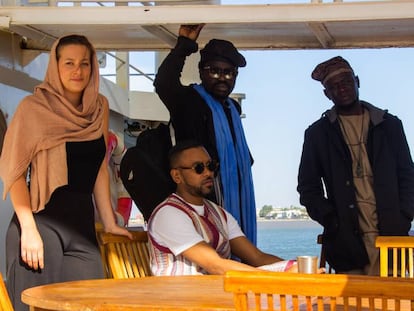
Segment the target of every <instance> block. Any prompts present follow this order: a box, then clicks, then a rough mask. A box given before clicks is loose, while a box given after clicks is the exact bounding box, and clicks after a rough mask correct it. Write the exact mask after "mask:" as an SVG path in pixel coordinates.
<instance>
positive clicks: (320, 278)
mask: <svg viewBox="0 0 414 311" xmlns="http://www.w3.org/2000/svg"><path fill="white" fill-rule="evenodd" d="M224 289H225V291H228V292H233V293H234V302H235V306H236V310H237V311H247V310H278V311H279V310H280V311H285V310H294V311H298V310H317V311H327V310H330V311H333V310H348V307H352V310H361V307H364V310H375V309H377V310H378V309H379V310H383V311H385V310H395V311H398V310H413V308H414V294H413V293H414V282H413V281H412V280H408V279H401V278H398V279H396V278H382V277H379V276H378V277H376V276H361V275H345V274H300V273H287V272H268V271H263V272H251V271H229V272H227V273H226V275H225V277H224Z"/></svg>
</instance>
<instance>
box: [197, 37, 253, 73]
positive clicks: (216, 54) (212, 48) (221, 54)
mask: <svg viewBox="0 0 414 311" xmlns="http://www.w3.org/2000/svg"><path fill="white" fill-rule="evenodd" d="M200 55H201V59H200V64H202V65H203V64H205V63H206V62H209V61H214V60H219V61H225V62H228V63H231V64H233V65H234V66H235V67H244V66H246V59H245V58H244V56H243V55H241V54H240V53H239V51H237V49H236V48H235V46H234V45H233V43H231V42H230V41H226V40H220V39H211V40H210V41H209V42H208V43H207V44H206V46H205V47H204V49H202V50H201V51H200Z"/></svg>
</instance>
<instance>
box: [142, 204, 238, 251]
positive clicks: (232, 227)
mask: <svg viewBox="0 0 414 311" xmlns="http://www.w3.org/2000/svg"><path fill="white" fill-rule="evenodd" d="M190 206H191V207H192V208H194V210H196V211H197V213H198V214H199V215H201V216H203V215H204V206H203V205H192V204H190ZM224 212H225V213H226V217H227V228H228V233H229V240H232V239H234V238H237V237H240V236H245V235H244V234H243V232H242V230H241V229H240V226H239V224H238V223H237V221H236V219H235V218H234V217H233V216H232V215H231V214H230V213H228V212H227V211H224ZM151 222H152V224H151V227H150V228H149V231H150V234H151V236H152V237H153V239H155V241H156V242H157V243H158V244H159V245H162V246H164V247H167V248H169V249H170V250H171V252H172V253H173V254H174V255H175V256H177V255H179V254H181V253H182V252H183V251H185V250H187V249H189V248H190V247H192V246H194V245H195V244H197V243H199V242H201V241H203V237H202V236H201V235H200V234H199V233H198V232H197V231H196V229H195V227H194V224H193V222H192V220H191V218H190V217H189V216H188V215H187V214H186V213H185V212H183V211H181V210H179V209H177V208H175V207H173V206H170V205H166V206H164V207H163V208H162V209H161V210H159V211H158V212H157V213H156V214H155V215H154V217H153V219H152V220H151Z"/></svg>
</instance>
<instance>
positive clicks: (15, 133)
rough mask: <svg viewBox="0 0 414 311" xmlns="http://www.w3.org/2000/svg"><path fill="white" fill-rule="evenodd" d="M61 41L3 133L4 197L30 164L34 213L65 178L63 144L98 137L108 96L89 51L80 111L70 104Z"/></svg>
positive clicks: (1, 169) (0, 171)
mask: <svg viewBox="0 0 414 311" xmlns="http://www.w3.org/2000/svg"><path fill="white" fill-rule="evenodd" d="M59 40H60V39H59ZM59 40H57V41H56V42H55V43H54V45H53V47H52V49H51V52H50V58H49V65H48V68H47V72H46V77H45V80H44V81H43V82H42V83H41V84H40V85H38V86H37V87H35V90H34V94H33V95H30V96H27V97H25V98H24V99H23V100H22V101H21V103H20V104H19V106H18V107H17V109H16V112H15V114H14V116H13V119H12V120H11V122H10V125H9V128H8V129H7V132H6V136H5V139H4V146H3V152H2V154H1V158H0V177H1V178H2V179H3V182H4V193H3V199H5V198H6V195H7V193H8V192H9V191H10V187H11V186H12V185H13V183H14V182H15V181H16V180H17V178H19V177H20V176H22V175H23V174H25V173H26V172H27V169H28V166H29V165H30V164H31V170H30V200H31V208H32V211H33V212H38V211H40V210H42V209H44V206H45V204H46V203H47V202H48V201H49V199H50V196H51V194H52V193H53V191H54V190H55V189H56V188H58V187H60V186H63V185H66V184H67V182H68V174H67V166H66V145H65V143H66V142H67V141H87V140H92V139H97V138H99V137H101V136H102V135H103V129H102V126H103V116H104V113H105V110H107V109H108V102H107V100H106V98H105V97H104V96H102V95H100V94H99V93H98V90H99V67H98V61H97V58H96V52H95V50H93V51H91V52H92V55H91V59H92V73H91V78H90V81H89V83H88V85H87V87H86V89H85V90H84V93H83V98H82V104H83V108H82V111H78V110H77V109H76V108H74V107H73V106H72V105H71V103H70V102H69V101H68V100H67V99H66V98H65V97H64V96H63V94H64V93H63V90H64V89H63V85H62V83H61V81H60V78H59V72H58V65H57V60H56V46H57V44H58V43H59Z"/></svg>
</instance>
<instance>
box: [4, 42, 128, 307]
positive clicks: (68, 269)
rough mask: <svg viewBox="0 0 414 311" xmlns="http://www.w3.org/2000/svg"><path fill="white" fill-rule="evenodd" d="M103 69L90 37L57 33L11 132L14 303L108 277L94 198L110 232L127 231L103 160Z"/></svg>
mask: <svg viewBox="0 0 414 311" xmlns="http://www.w3.org/2000/svg"><path fill="white" fill-rule="evenodd" d="M98 70H99V68H98V62H97V59H96V53H95V50H94V48H93V47H92V45H91V44H90V42H89V41H88V40H87V38H86V37H84V36H79V35H70V36H65V37H62V38H60V39H59V40H57V41H56V42H55V44H54V45H53V47H52V49H51V53H50V59H49V65H48V68H47V72H46V77H45V80H44V82H43V83H41V84H40V85H38V86H37V87H36V88H35V91H34V94H33V95H30V96H27V97H26V98H24V99H23V100H22V102H21V103H20V104H19V106H18V108H17V110H16V112H15V114H14V116H13V119H12V121H11V122H10V125H9V128H8V130H7V132H6V136H5V140H4V146H3V152H2V155H1V158H0V176H1V178H2V179H3V183H4V194H3V198H5V196H6V195H7V193H8V192H10V197H11V201H12V204H13V207H14V210H15V214H14V216H13V219H12V220H11V223H10V226H9V229H8V232H7V237H6V257H7V258H6V259H7V260H6V261H7V262H6V264H7V286H8V290H9V293H10V296H11V298H12V301H13V304H14V307H15V310H27V309H28V308H27V306H25V305H24V304H23V303H22V302H21V301H20V294H21V291H22V290H23V289H25V288H28V287H32V286H35V285H40V284H47V283H54V282H62V281H69V280H79V279H93V278H101V277H103V268H102V263H101V259H100V258H101V257H100V253H99V249H98V246H97V242H96V237H95V225H94V223H95V217H94V206H95V205H96V208H97V210H98V211H99V214H100V215H99V216H100V218H101V219H102V222H103V224H104V227H105V230H106V231H108V232H112V233H116V234H121V235H127V236H128V235H129V233H128V231H127V230H126V229H125V228H122V227H119V226H117V225H116V222H115V217H114V214H113V211H112V208H111V201H110V191H109V179H108V171H107V165H106V162H105V161H103V160H104V157H105V151H106V147H105V146H106V143H105V142H106V139H107V134H108V118H109V117H108V116H109V108H108V102H107V99H106V98H105V97H104V96H102V95H101V94H99V92H98V90H99V71H98Z"/></svg>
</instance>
